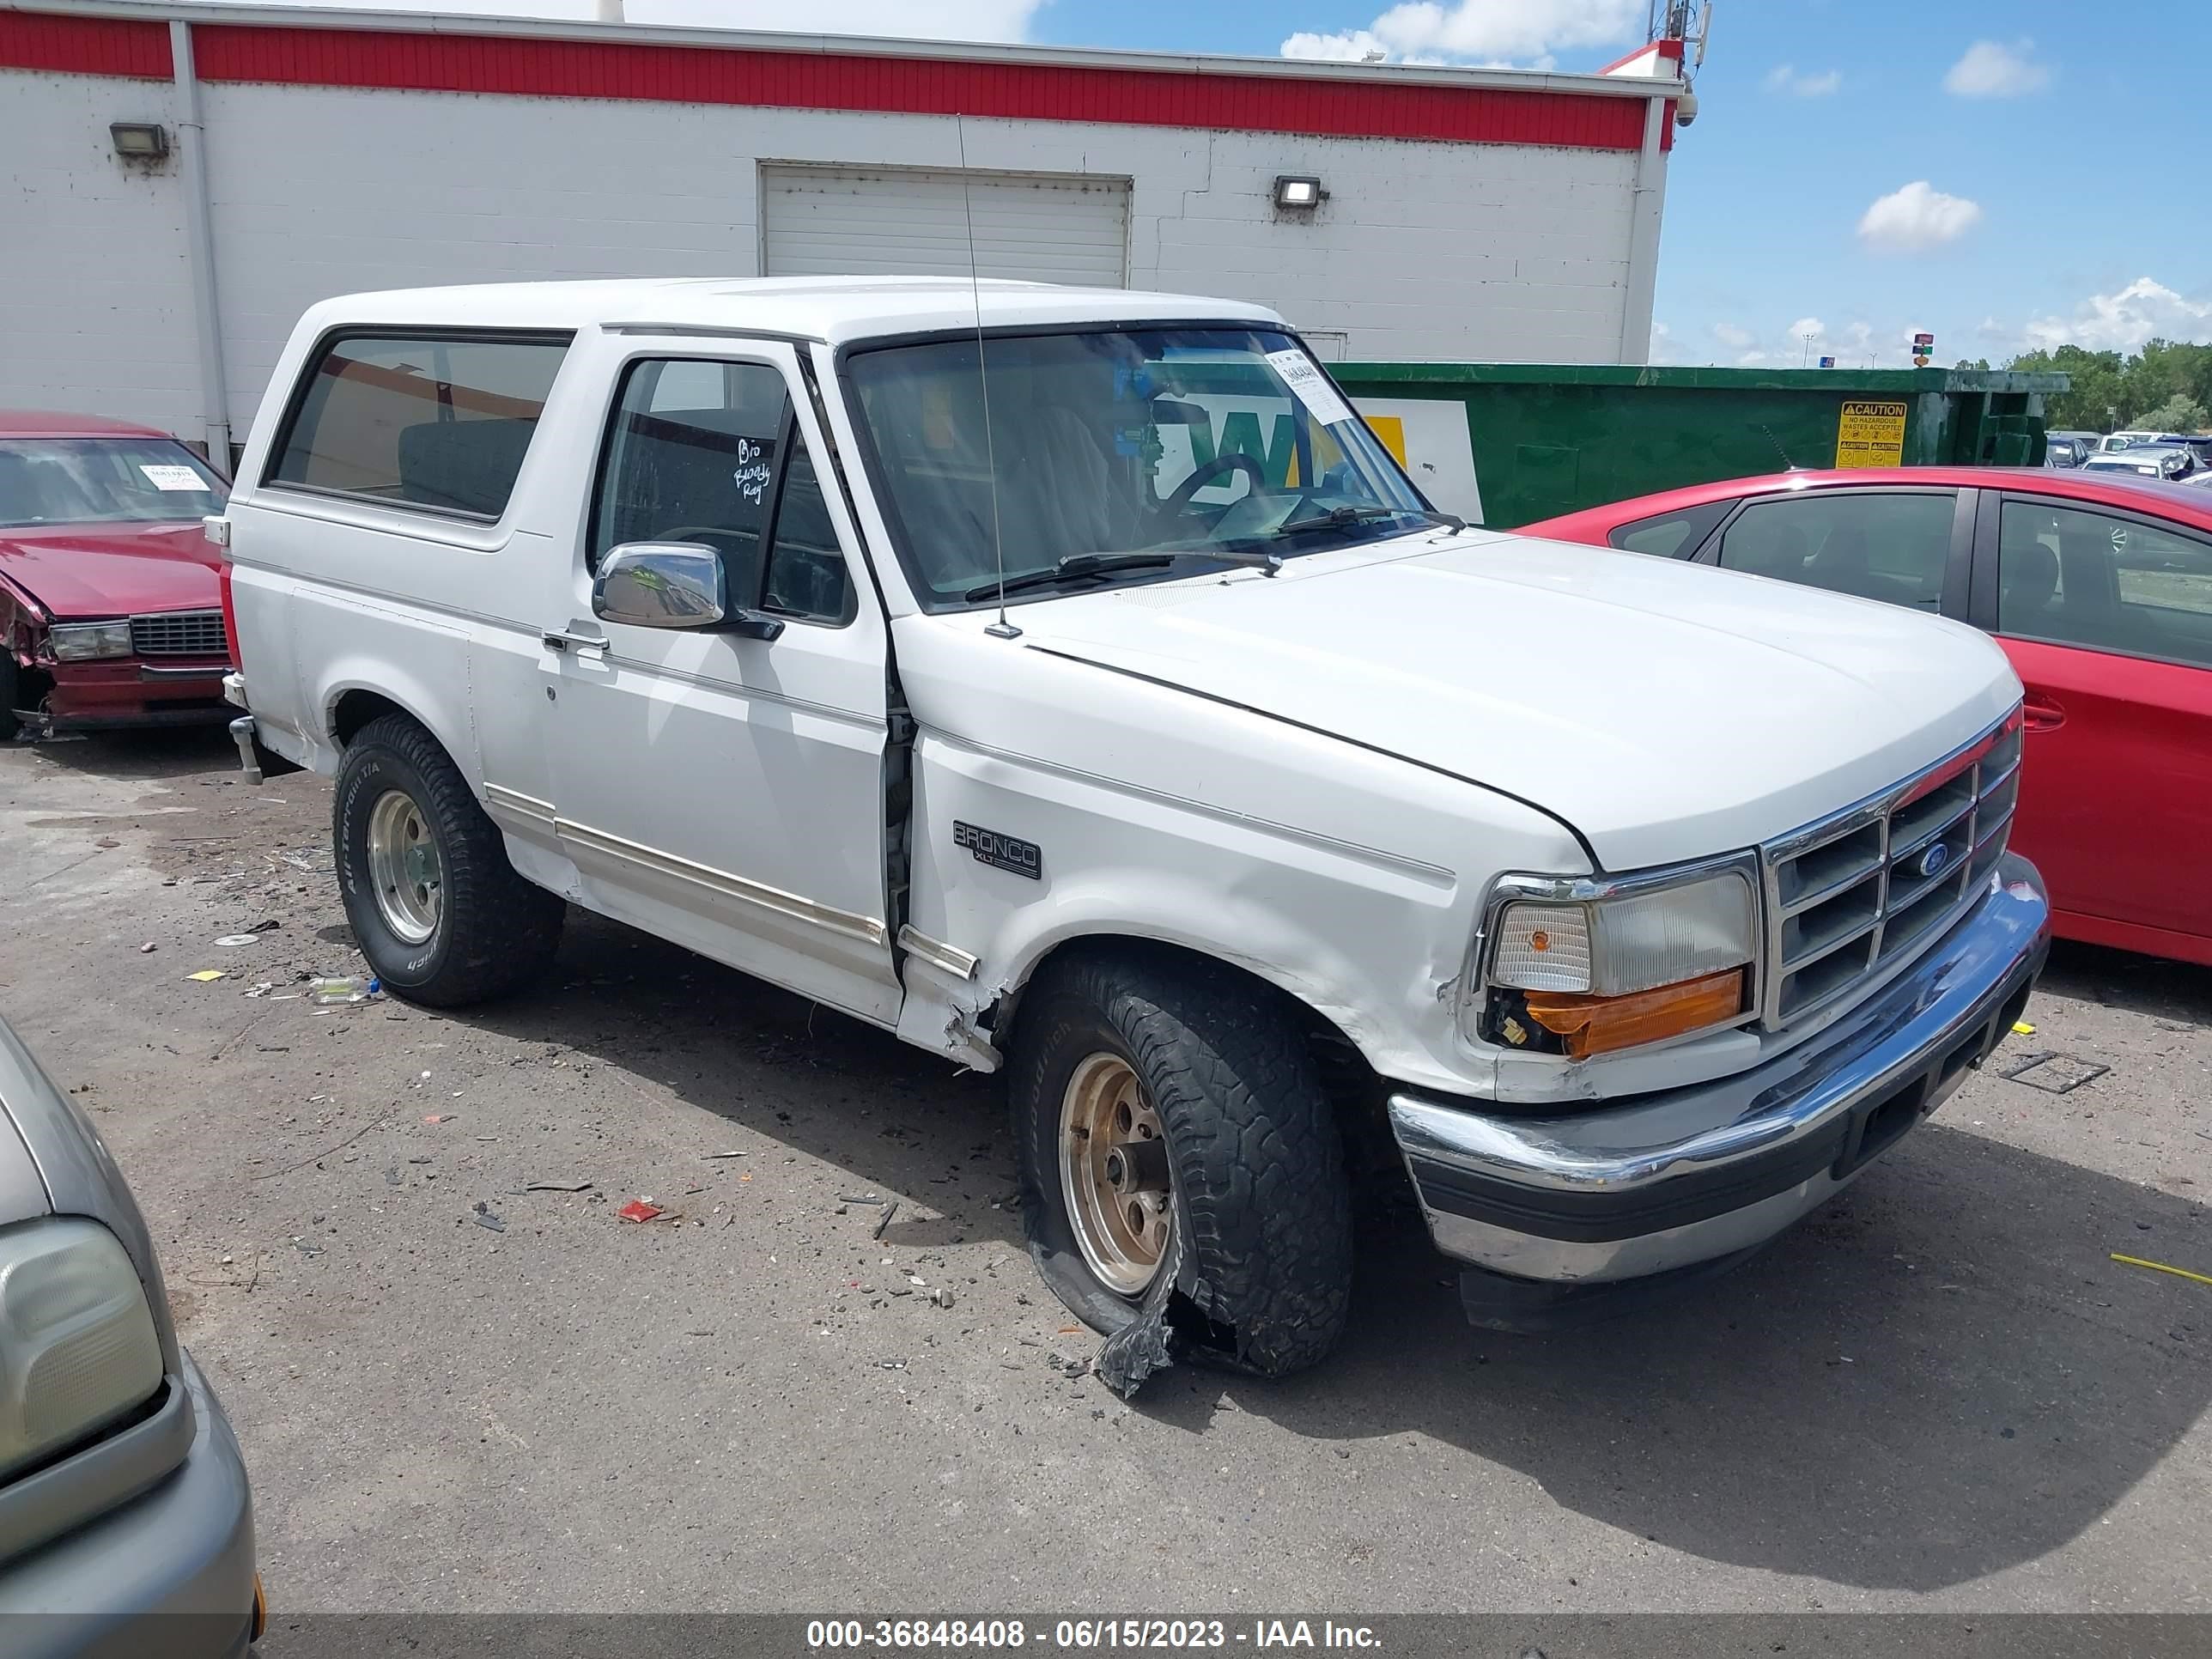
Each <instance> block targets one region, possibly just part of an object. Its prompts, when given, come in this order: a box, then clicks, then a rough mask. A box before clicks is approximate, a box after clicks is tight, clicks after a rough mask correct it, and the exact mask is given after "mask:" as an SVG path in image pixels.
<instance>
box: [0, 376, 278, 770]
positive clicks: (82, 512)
mask: <svg viewBox="0 0 2212 1659" xmlns="http://www.w3.org/2000/svg"><path fill="white" fill-rule="evenodd" d="M228 493H229V486H228V484H226V483H224V482H223V479H222V477H221V475H220V474H218V473H217V472H216V471H215V470H214V469H213V468H211V467H210V466H209V465H208V464H207V463H206V462H204V461H203V460H202V459H200V458H199V457H198V456H197V455H195V454H194V453H192V452H191V450H189V449H187V448H185V447H184V445H182V444H180V443H179V442H178V441H176V440H175V439H174V438H172V437H170V436H169V435H167V433H165V432H158V431H156V430H155V429H154V428H151V427H143V426H131V425H129V424H127V423H126V422H121V421H108V420H102V419H100V418H99V417H97V416H85V415H48V414H39V413H35V412H32V413H14V414H10V413H7V412H4V411H0V739H4V738H9V737H13V736H14V735H15V732H16V730H17V729H18V727H20V726H28V727H30V728H31V729H32V730H33V731H34V732H61V731H87V730H96V729H100V728H104V727H113V726H166V725H173V724H180V723H185V722H191V721H199V720H222V719H224V718H226V717H227V716H228V714H232V713H234V712H235V711H234V710H232V709H230V708H228V705H227V704H225V703H224V702H223V701H222V677H223V676H224V675H225V674H227V673H228V672H229V671H230V667H231V656H230V641H229V638H228V635H227V633H226V631H225V629H224V627H223V618H222V592H221V588H220V585H219V580H218V574H217V573H218V571H219V569H220V568H221V567H220V562H219V560H220V556H219V554H218V553H217V551H216V549H215V548H213V547H212V546H210V544H209V543H208V541H207V538H206V537H205V536H204V534H203V533H202V532H201V529H200V520H201V518H202V517H203V516H204V514H207V513H220V512H221V511H222V506H223V501H224V500H225V498H226V497H227V496H228Z"/></svg>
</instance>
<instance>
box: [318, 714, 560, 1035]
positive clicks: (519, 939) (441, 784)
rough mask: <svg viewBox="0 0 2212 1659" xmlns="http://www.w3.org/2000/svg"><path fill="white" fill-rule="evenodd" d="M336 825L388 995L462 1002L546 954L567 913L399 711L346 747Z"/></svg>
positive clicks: (356, 922) (432, 744) (369, 950)
mask: <svg viewBox="0 0 2212 1659" xmlns="http://www.w3.org/2000/svg"><path fill="white" fill-rule="evenodd" d="M331 840H332V845H333V850H334V854H335V859H336V862H337V875H338V890H339V892H340V894H341V895H342V896H343V898H344V901H345V910H346V921H348V922H349V923H350V924H351V926H352V927H353V936H354V938H355V939H356V941H357V942H358V943H359V944H360V945H361V951H362V955H363V956H364V957H368V965H369V969H370V970H371V971H372V972H373V973H374V974H375V975H376V976H377V977H378V978H379V979H380V980H382V981H384V987H385V989H386V990H387V991H389V992H391V993H392V994H394V995H395V996H401V997H404V998H406V999H407V1000H409V1001H410V1002H419V1003H422V1004H424V1005H426V1006H430V1007H434V1008H459V1007H465V1006H467V1005H468V1004H470V1003H473V1002H482V1001H484V1000H487V999H489V998H491V997H495V996H497V995H499V994H501V993H502V992H504V991H507V990H511V989H513V987H515V986H517V985H519V984H520V983H522V982H523V981H526V980H527V979H529V978H531V977H532V976H533V975H536V974H538V972H540V971H542V970H543V969H544V967H545V966H546V964H547V963H550V961H551V960H552V959H553V953H554V951H556V949H557V948H558V946H559V945H560V942H561V922H562V916H563V915H564V913H565V911H566V908H567V907H566V906H565V905H564V904H563V903H562V901H561V899H560V897H559V896H557V895H556V894H552V893H549V892H547V891H546V890H544V888H541V887H538V886H535V885H533V884H531V883H529V882H527V881H525V880H524V879H523V878H521V877H520V876H519V875H517V874H516V873H515V871H514V866H513V865H512V864H510V863H509V862H508V861H507V846H506V842H504V840H503V839H502V838H501V835H500V832H499V828H498V826H497V825H496V824H495V823H492V821H491V820H490V819H489V817H485V816H484V811H483V807H482V806H481V805H478V804H477V799H476V796H475V794H474V793H472V792H471V790H470V788H469V785H468V780H467V779H465V778H464V777H463V776H462V775H461V773H460V769H459V767H457V766H455V765H454V764H453V758H452V757H450V756H449V755H447V753H446V751H445V750H444V749H442V748H441V747H440V746H439V744H438V740H437V739H436V738H433V737H432V736H431V735H430V734H429V733H428V732H426V731H425V730H423V728H422V726H419V725H417V724H416V722H415V721H413V720H410V719H408V718H407V717H406V716H405V715H404V714H385V715H380V716H379V717H378V718H377V719H375V720H371V721H370V722H369V723H368V725H366V726H363V727H362V729H361V730H360V732H357V733H356V734H355V737H354V739H353V741H352V742H351V743H350V744H348V745H347V746H346V751H345V755H344V757H343V759H342V760H340V762H339V763H338V775H337V793H336V795H335V797H334V798H333V800H332V803H331Z"/></svg>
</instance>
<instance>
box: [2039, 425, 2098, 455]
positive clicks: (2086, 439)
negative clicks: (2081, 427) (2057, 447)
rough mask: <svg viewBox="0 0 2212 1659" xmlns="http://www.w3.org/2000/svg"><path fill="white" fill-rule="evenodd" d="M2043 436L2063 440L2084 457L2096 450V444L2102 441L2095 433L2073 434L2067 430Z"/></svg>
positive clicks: (2073, 432)
mask: <svg viewBox="0 0 2212 1659" xmlns="http://www.w3.org/2000/svg"><path fill="white" fill-rule="evenodd" d="M2044 436H2045V438H2063V439H2065V440H2066V441H2067V442H2069V443H2070V444H2072V445H2073V446H2074V447H2075V448H2077V449H2079V450H2080V451H2081V453H2083V454H2085V455H2086V454H2087V453H2089V452H2090V451H2091V450H2093V449H2094V448H2096V447H2097V446H2098V444H2099V443H2100V442H2101V441H2103V435H2102V434H2100V433H2095V432H2075V431H2070V430H2068V431H2059V432H2047V433H2045V435H2044Z"/></svg>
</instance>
